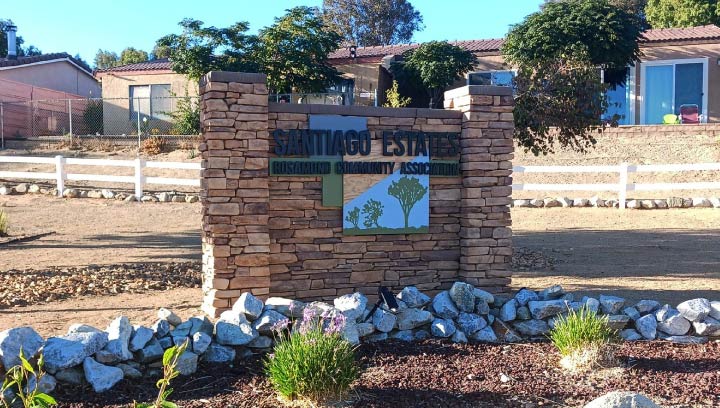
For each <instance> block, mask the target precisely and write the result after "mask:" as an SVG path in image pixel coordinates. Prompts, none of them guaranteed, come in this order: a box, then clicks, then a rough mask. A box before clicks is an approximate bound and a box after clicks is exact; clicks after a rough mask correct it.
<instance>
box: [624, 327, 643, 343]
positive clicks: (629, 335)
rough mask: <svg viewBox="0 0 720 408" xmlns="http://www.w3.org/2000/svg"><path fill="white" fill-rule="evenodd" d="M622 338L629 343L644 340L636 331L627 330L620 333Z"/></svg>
mask: <svg viewBox="0 0 720 408" xmlns="http://www.w3.org/2000/svg"><path fill="white" fill-rule="evenodd" d="M620 337H622V339H623V340H627V341H637V340H642V339H643V336H642V335H640V333H638V332H637V331H636V330H635V329H625V330H622V331H620Z"/></svg>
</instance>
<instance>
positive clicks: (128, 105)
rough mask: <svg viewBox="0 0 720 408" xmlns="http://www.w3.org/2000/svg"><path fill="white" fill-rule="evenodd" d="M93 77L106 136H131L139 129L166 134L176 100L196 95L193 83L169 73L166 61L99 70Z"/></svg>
mask: <svg viewBox="0 0 720 408" xmlns="http://www.w3.org/2000/svg"><path fill="white" fill-rule="evenodd" d="M95 77H96V78H97V79H98V80H99V81H100V83H101V84H102V96H103V123H104V128H105V132H106V133H108V132H109V133H110V134H132V133H134V132H136V131H137V130H136V129H140V127H141V126H148V127H149V129H151V130H155V131H156V132H159V133H167V132H168V131H169V128H170V127H171V119H172V118H171V117H170V113H171V112H174V111H175V109H176V106H177V102H178V99H179V98H182V97H185V96H188V97H193V98H194V97H197V95H198V86H197V83H194V82H192V81H190V80H189V79H188V78H187V76H186V75H183V74H178V73H175V72H173V70H172V68H171V66H170V61H168V60H167V59H157V60H152V61H145V62H140V63H136V64H129V65H122V66H118V67H112V68H107V69H101V70H98V71H96V72H95ZM139 124H142V125H141V126H140V127H139V126H138V125H139ZM141 130H142V129H141Z"/></svg>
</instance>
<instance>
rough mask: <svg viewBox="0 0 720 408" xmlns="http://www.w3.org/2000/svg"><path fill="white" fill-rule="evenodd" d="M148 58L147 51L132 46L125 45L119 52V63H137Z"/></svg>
mask: <svg viewBox="0 0 720 408" xmlns="http://www.w3.org/2000/svg"><path fill="white" fill-rule="evenodd" d="M147 60H148V53H147V52H145V51H143V50H138V49H136V48H133V47H127V48H125V49H124V50H122V52H121V53H120V65H128V64H137V63H138V62H145V61H147Z"/></svg>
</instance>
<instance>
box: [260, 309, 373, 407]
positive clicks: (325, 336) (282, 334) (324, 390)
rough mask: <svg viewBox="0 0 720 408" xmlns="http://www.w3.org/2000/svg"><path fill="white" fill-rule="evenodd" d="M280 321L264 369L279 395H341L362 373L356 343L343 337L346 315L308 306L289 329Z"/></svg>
mask: <svg viewBox="0 0 720 408" xmlns="http://www.w3.org/2000/svg"><path fill="white" fill-rule="evenodd" d="M289 326H290V321H289V320H283V321H282V322H280V323H278V324H277V325H276V326H275V328H274V330H273V331H274V332H275V333H276V346H275V349H274V350H273V353H272V354H270V355H269V356H268V358H267V360H266V361H265V371H266V373H267V375H268V377H269V378H270V382H271V383H272V385H273V387H274V388H275V390H276V391H277V392H278V394H279V395H280V397H281V398H282V399H284V400H287V401H308V402H312V403H318V402H320V403H322V402H328V401H332V400H337V399H340V398H342V397H343V396H344V395H345V394H346V393H347V392H348V391H349V389H350V385H351V384H352V382H353V381H355V380H356V379H357V378H358V376H359V375H360V369H359V366H358V364H357V361H356V360H355V350H354V348H353V346H352V345H351V344H350V343H349V342H348V341H347V340H345V339H343V338H342V336H341V332H342V330H343V328H344V327H345V316H344V315H342V314H340V313H338V314H336V315H334V316H331V315H329V314H328V313H323V314H322V315H320V316H317V314H316V312H315V311H314V310H312V309H310V308H307V309H305V312H304V314H303V319H302V321H300V322H299V323H296V325H295V327H294V328H293V330H292V331H290V330H289Z"/></svg>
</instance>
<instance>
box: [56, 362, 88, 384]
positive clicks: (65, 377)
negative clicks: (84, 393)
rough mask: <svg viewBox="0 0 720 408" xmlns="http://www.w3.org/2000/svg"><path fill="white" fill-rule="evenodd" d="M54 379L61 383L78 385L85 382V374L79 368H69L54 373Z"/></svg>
mask: <svg viewBox="0 0 720 408" xmlns="http://www.w3.org/2000/svg"><path fill="white" fill-rule="evenodd" d="M55 379H56V380H58V381H60V382H62V383H67V384H75V385H80V384H82V383H83V382H85V373H84V372H83V370H82V367H80V366H77V367H71V368H66V369H64V370H60V371H58V372H57V373H55Z"/></svg>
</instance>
